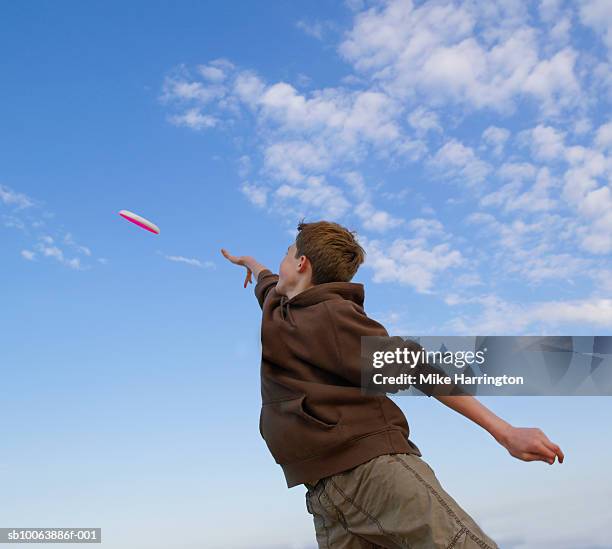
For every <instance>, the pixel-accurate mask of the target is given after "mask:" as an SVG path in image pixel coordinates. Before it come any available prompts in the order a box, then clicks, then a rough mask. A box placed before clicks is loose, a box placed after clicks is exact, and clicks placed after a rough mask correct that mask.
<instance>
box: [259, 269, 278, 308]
mask: <svg viewBox="0 0 612 549" xmlns="http://www.w3.org/2000/svg"><path fill="white" fill-rule="evenodd" d="M277 282H278V275H277V274H274V273H273V272H272V271H271V270H270V269H263V270H262V271H260V273H259V276H258V277H257V284H256V285H255V290H254V292H255V297H256V298H257V301H258V302H259V306H260V307H261V308H262V309H263V304H264V301H265V299H266V296H267V295H268V292H269V291H270V290H271V289H272V288H275V287H276V283H277Z"/></svg>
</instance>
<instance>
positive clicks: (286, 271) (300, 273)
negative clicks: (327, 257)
mask: <svg viewBox="0 0 612 549" xmlns="http://www.w3.org/2000/svg"><path fill="white" fill-rule="evenodd" d="M295 254H296V246H295V243H293V244H291V246H289V248H287V253H286V254H285V257H284V258H283V260H282V261H281V264H280V267H279V269H278V283H277V284H276V293H278V294H281V295H288V294H293V293H294V291H295V290H296V289H297V288H301V289H303V287H305V286H307V285H310V277H311V274H310V273H311V268H310V262H309V261H308V259H307V258H306V256H305V255H302V256H300V257H295Z"/></svg>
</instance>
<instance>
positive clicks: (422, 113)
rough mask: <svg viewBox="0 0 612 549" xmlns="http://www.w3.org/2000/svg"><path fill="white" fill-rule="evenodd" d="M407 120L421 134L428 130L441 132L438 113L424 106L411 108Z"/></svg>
mask: <svg viewBox="0 0 612 549" xmlns="http://www.w3.org/2000/svg"><path fill="white" fill-rule="evenodd" d="M408 122H409V123H410V125H411V126H412V127H413V128H414V129H415V130H416V131H417V133H419V134H421V135H423V134H426V133H427V132H429V131H434V132H439V133H442V132H443V130H442V126H441V125H440V122H439V120H438V115H437V114H436V113H435V112H432V111H429V110H427V109H425V108H424V107H418V108H416V109H415V110H413V111H412V112H411V113H410V114H409V116H408Z"/></svg>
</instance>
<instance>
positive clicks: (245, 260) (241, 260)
mask: <svg viewBox="0 0 612 549" xmlns="http://www.w3.org/2000/svg"><path fill="white" fill-rule="evenodd" d="M221 253H222V254H223V255H224V256H225V257H226V258H227V259H229V260H230V261H231V262H232V263H234V264H235V265H242V266H243V267H246V270H247V272H246V278H245V279H244V287H245V288H246V287H247V284H253V281H252V280H251V277H252V275H253V273H252V271H251V269H250V268H249V263H250V262H251V261H252V258H251V257H249V256H248V255H241V256H234V255H231V254H230V253H229V252H228V251H227V250H226V249H225V248H221Z"/></svg>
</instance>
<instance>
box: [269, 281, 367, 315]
mask: <svg viewBox="0 0 612 549" xmlns="http://www.w3.org/2000/svg"><path fill="white" fill-rule="evenodd" d="M332 299H348V300H349V301H352V302H353V303H356V304H357V305H359V306H360V307H363V299H364V289H363V284H361V283H358V282H325V283H323V284H316V285H315V286H311V287H310V288H307V289H305V290H303V291H301V292H300V293H299V294H296V295H294V296H293V297H292V298H290V299H289V298H287V296H285V295H282V296H280V314H281V318H282V319H283V320H285V321H287V322H289V323H290V324H291V325H292V326H295V322H294V320H293V316H292V314H291V310H292V309H298V308H300V307H309V306H310V305H315V304H317V303H321V302H322V301H329V300H332Z"/></svg>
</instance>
